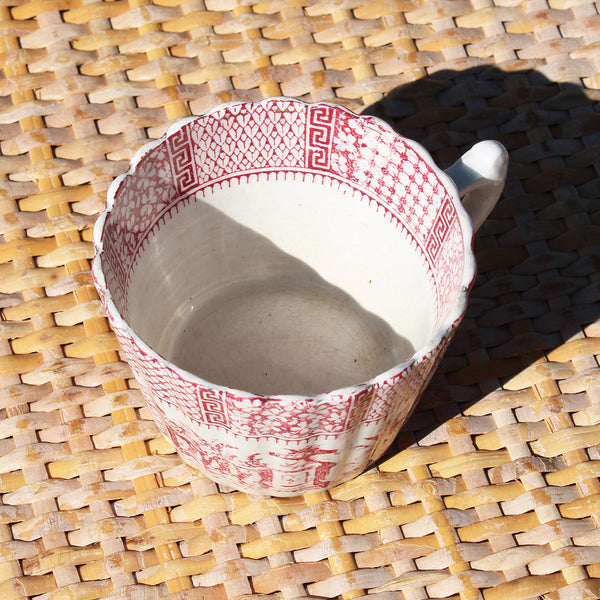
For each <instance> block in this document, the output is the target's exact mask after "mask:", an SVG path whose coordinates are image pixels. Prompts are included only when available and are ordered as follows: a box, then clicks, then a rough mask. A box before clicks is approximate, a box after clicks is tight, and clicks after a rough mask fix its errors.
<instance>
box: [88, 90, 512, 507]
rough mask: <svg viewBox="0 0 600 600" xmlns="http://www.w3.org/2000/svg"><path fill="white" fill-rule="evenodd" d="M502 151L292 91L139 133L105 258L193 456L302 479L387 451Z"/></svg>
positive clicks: (210, 471) (105, 297) (122, 337)
mask: <svg viewBox="0 0 600 600" xmlns="http://www.w3.org/2000/svg"><path fill="white" fill-rule="evenodd" d="M506 167H507V153H506V150H505V149H504V148H503V147H502V146H501V145H500V144H498V143H497V142H492V141H487V142H481V143H479V144H477V145H476V146H475V147H474V148H473V149H471V150H470V151H469V152H468V153H467V154H465V155H464V156H463V157H462V159H460V160H459V161H458V163H456V164H455V165H454V166H453V167H451V168H450V169H449V170H448V173H444V172H443V171H441V170H440V169H438V168H437V167H436V165H435V164H434V163H433V161H432V159H431V157H430V156H429V155H428V153H427V152H426V151H425V150H424V149H423V148H422V147H421V146H419V145H418V144H417V143H415V142H413V141H411V140H408V139H406V138H404V137H401V136H400V135H398V134H397V133H395V132H394V131H393V130H392V129H391V128H390V127H388V126H387V125H386V124H384V123H383V122H382V121H380V120H378V119H376V118H374V117H370V116H358V115H355V114H353V113H351V112H349V111H348V110H346V109H344V108H341V107H339V106H336V105H333V104H327V103H316V104H307V103H304V102H301V101H298V100H294V99H291V98H271V99H268V100H264V101H262V102H258V103H246V102H234V103H229V104H225V105H222V106H219V107H217V108H215V109H214V110H212V111H210V112H209V113H208V114H206V115H204V116H201V117H193V118H187V119H183V120H181V121H179V122H177V123H175V124H174V125H173V126H172V127H171V128H170V129H169V130H168V132H167V134H166V136H165V137H163V138H162V139H160V140H157V141H153V142H150V143H148V144H147V145H145V146H143V147H142V148H141V149H140V150H139V151H138V152H137V153H136V155H135V156H134V158H133V160H132V162H131V167H130V169H129V171H128V172H127V173H126V174H124V175H121V176H120V177H118V178H117V179H116V180H115V181H114V182H113V183H112V185H111V187H110V189H109V192H108V200H107V207H106V210H105V211H104V213H103V214H102V215H101V217H100V218H99V219H98V222H97V224H96V227H95V229H94V244H95V248H96V257H95V259H94V263H93V276H94V281H95V283H96V286H97V288H98V291H99V294H100V296H101V298H102V301H103V303H104V306H105V308H106V312H107V314H108V317H109V320H110V322H111V324H112V326H113V328H114V331H115V333H116V335H117V338H118V340H119V342H120V344H121V346H122V349H123V352H124V355H125V357H126V358H127V360H128V361H129V363H130V365H131V368H132V369H133V372H134V374H135V377H136V379H137V381H138V382H139V385H140V388H141V390H142V393H143V395H144V398H145V400H146V402H147V404H148V407H149V409H150V411H151V413H152V416H153V418H154V419H155V421H156V423H157V425H158V427H159V428H160V430H161V431H162V433H163V434H164V435H165V436H167V437H169V438H170V439H171V440H172V441H173V444H174V445H175V447H176V448H177V451H178V453H179V454H180V456H181V457H182V459H183V460H185V461H186V462H188V463H189V464H190V465H193V466H194V467H197V468H198V469H200V470H201V471H202V472H203V473H205V474H206V475H207V476H209V477H210V478H212V479H213V480H215V481H217V482H220V483H224V484H227V485H230V486H233V487H235V488H237V489H240V490H243V491H248V492H252V493H258V494H271V495H278V496H291V495H295V494H298V493H303V492H308V491H313V490H322V489H326V488H328V487H330V486H333V485H336V484H339V483H341V482H344V481H346V480H348V479H350V478H352V477H355V476H356V475H358V474H359V473H361V472H362V471H363V470H364V469H365V468H366V467H367V466H368V465H369V464H370V463H371V462H372V461H374V460H376V459H377V458H379V457H380V456H381V455H382V453H383V452H384V451H385V450H386V448H387V447H388V446H389V444H390V443H391V442H392V440H393V439H394V438H395V437H396V435H397V434H398V431H399V429H400V428H401V427H402V425H403V424H404V423H405V421H406V419H407V418H408V417H409V415H410V413H411V412H412V410H413V409H414V407H415V404H416V403H417V401H418V399H419V397H420V395H421V393H422V392H423V390H424V388H425V386H426V385H427V383H428V381H429V379H430V377H431V375H432V373H433V371H434V369H435V367H436V365H437V363H438V361H439V359H440V357H441V355H442V353H443V352H444V350H445V348H446V347H447V345H448V343H449V342H450V340H451V338H452V336H453V334H454V332H455V330H456V327H457V326H458V324H459V322H460V321H461V319H462V317H463V316H464V313H465V310H466V304H467V295H468V292H469V289H470V286H471V284H472V282H473V278H474V276H475V261H474V257H473V253H472V249H471V243H472V236H473V231H474V229H476V228H477V227H478V226H479V225H480V224H481V222H482V221H483V220H484V219H485V218H486V216H487V214H488V213H489V211H490V210H491V209H492V208H493V206H494V204H495V203H496V201H497V199H498V197H499V195H500V193H501V190H502V187H503V185H504V180H505V177H506ZM461 198H462V202H461Z"/></svg>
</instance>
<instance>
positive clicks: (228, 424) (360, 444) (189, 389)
mask: <svg viewBox="0 0 600 600" xmlns="http://www.w3.org/2000/svg"><path fill="white" fill-rule="evenodd" d="M116 333H117V337H118V339H119V342H120V344H121V347H122V349H123V351H124V354H125V357H126V359H127V361H128V362H129V364H130V365H131V368H132V370H133V373H134V375H135V377H136V380H137V381H138V383H139V385H140V389H141V391H142V394H143V396H144V399H145V400H146V403H147V405H148V407H149V410H150V412H151V414H152V417H153V419H154V420H155V422H156V423H157V425H158V427H159V429H160V431H161V432H162V433H163V435H165V436H166V437H167V438H169V439H170V440H171V441H172V442H173V444H174V446H175V448H176V449H177V452H178V454H179V455H180V456H181V457H182V458H183V459H184V461H185V462H187V463H188V464H190V465H191V466H193V467H195V468H198V469H199V470H200V471H201V472H202V473H203V474H205V475H207V476H208V477H210V478H211V479H213V480H214V481H216V482H218V483H222V484H225V485H229V486H233V487H234V488H236V489H239V490H242V491H245V492H249V493H254V494H263V495H264V494H268V495H273V496H295V495H297V494H300V493H306V492H309V491H320V490H324V489H327V488H330V487H333V486H335V485H337V484H340V483H343V482H344V481H348V480H349V479H352V478H353V477H356V476H357V475H359V474H360V473H362V472H363V471H364V470H365V469H366V468H367V467H368V466H369V464H371V463H373V462H374V461H376V460H377V459H379V458H380V457H381V455H382V454H383V453H384V452H385V451H386V450H387V448H388V447H389V446H390V444H391V443H392V442H393V441H394V439H395V438H396V436H397V435H398V432H399V430H400V428H401V427H402V426H403V425H404V423H405V422H406V420H407V419H408V418H409V417H410V415H411V413H412V412H413V410H414V407H415V406H416V404H417V402H418V400H419V398H420V396H421V394H422V392H423V390H424V389H425V387H426V386H427V383H428V382H429V379H430V378H431V375H432V374H433V372H434V370H435V367H436V366H437V363H438V361H439V359H440V358H441V356H442V354H443V352H444V350H445V348H446V346H447V344H448V343H449V341H450V336H449V337H447V338H444V339H442V340H441V341H440V343H439V345H438V346H437V347H436V348H434V349H433V350H432V351H431V352H430V353H428V354H426V355H424V356H423V357H422V359H421V360H419V361H417V362H415V363H410V364H408V365H407V367H406V369H404V370H402V371H400V372H395V373H394V374H393V375H391V376H390V377H389V378H380V379H379V380H378V381H377V382H376V383H374V384H373V385H371V386H356V387H354V388H344V389H343V390H337V391H334V392H332V393H329V394H322V395H319V396H306V397H302V396H285V397H279V398H278V397H272V398H266V397H261V396H256V397H253V396H251V395H247V394H241V393H238V392H236V391H234V390H230V389H227V388H218V387H212V386H210V385H207V384H204V383H202V382H199V381H198V380H197V379H195V378H193V379H191V378H190V379H187V378H186V377H185V376H184V373H182V372H180V371H179V370H177V369H174V368H172V366H171V365H169V364H168V363H166V361H165V362H162V361H160V360H157V359H156V358H155V357H154V356H152V355H150V354H148V353H147V352H146V351H145V350H144V349H143V348H142V347H141V345H140V344H139V340H137V339H136V338H135V336H132V335H128V334H127V333H126V332H123V331H118V330H117V331H116Z"/></svg>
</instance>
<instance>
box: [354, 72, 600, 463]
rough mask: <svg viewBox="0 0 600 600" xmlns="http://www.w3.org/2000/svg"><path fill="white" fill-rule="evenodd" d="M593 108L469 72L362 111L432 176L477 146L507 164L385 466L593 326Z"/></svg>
mask: <svg viewBox="0 0 600 600" xmlns="http://www.w3.org/2000/svg"><path fill="white" fill-rule="evenodd" d="M599 100H600V94H599V93H598V92H594V91H591V90H586V89H585V88H583V87H580V86H578V85H574V84H571V83H556V82H552V81H549V80H548V79H547V78H546V77H544V76H543V75H542V74H541V73H539V72H537V71H534V70H523V71H518V72H513V73H511V72H505V71H502V70H500V69H498V68H496V67H478V68H472V69H468V70H465V71H451V70H445V71H440V72H438V73H435V74H434V75H431V76H429V77H426V78H423V79H420V80H418V81H415V82H412V83H409V84H406V85H402V86H400V87H398V88H396V89H395V90H393V91H392V92H390V93H389V94H388V95H387V96H386V97H385V98H383V99H382V100H381V101H379V102H377V103H376V104H374V105H371V106H369V107H368V108H367V109H366V110H365V111H363V114H371V115H375V116H378V117H380V118H382V119H384V120H385V121H387V122H388V123H389V124H390V125H392V126H393V127H394V128H395V129H396V130H397V131H398V132H399V133H401V134H402V135H405V136H406V137H409V138H412V139H414V140H416V141H418V142H420V143H421V144H422V145H423V146H424V147H425V148H426V149H427V150H428V151H429V152H430V153H431V154H432V156H433V158H434V160H435V161H436V162H437V164H438V165H439V166H440V167H442V168H447V167H448V166H450V165H451V164H452V163H453V162H454V161H455V160H456V159H457V158H458V157H459V156H460V155H461V154H462V153H464V152H465V151H466V150H468V149H469V148H470V147H471V146H472V145H473V144H475V143H476V142H477V141H480V140H482V139H497V140H499V141H500V142H502V143H503V144H504V145H505V146H506V148H507V150H508V151H509V153H510V166H509V173H508V179H507V183H506V186H505V190H504V194H503V196H502V197H501V199H500V201H499V203H498V205H497V206H496V208H495V209H494V211H493V212H492V214H491V215H490V217H489V218H488V220H487V221H486V222H485V223H484V224H483V225H482V227H481V229H480V230H479V232H478V233H477V236H476V238H475V244H474V246H475V252H476V258H477V264H478V272H479V274H478V276H477V279H476V281H475V285H474V288H473V290H472V293H471V297H470V303H469V307H468V310H467V313H466V316H465V319H464V321H463V322H462V324H461V326H460V327H459V329H458V331H457V334H456V337H455V338H454V340H453V342H452V344H451V345H450V347H449V349H448V351H447V352H446V355H445V357H444V359H443V360H442V362H441V364H440V366H439V368H438V370H437V372H436V374H435V376H434V379H433V380H432V382H431V384H430V386H429V387H428V389H427V390H426V392H425V394H424V395H423V397H422V399H421V401H420V402H419V404H418V406H417V408H416V410H415V412H414V414H413V416H412V417H411V419H410V421H409V422H408V423H407V425H406V426H405V427H404V428H403V432H402V433H401V434H400V436H399V437H398V439H397V440H396V443H395V444H394V445H393V446H392V448H390V450H389V451H388V453H387V454H386V456H387V457H389V456H390V455H392V454H394V453H396V452H398V451H400V450H402V449H403V448H405V447H406V446H407V445H409V444H411V443H413V442H417V441H421V440H423V439H424V438H425V436H427V435H429V434H431V433H432V432H434V431H435V430H436V429H437V428H438V427H439V426H440V425H441V424H443V423H446V422H447V421H448V420H450V419H452V418H453V417H456V416H458V415H460V414H461V412H462V411H464V410H465V409H466V408H468V407H469V406H471V405H473V404H475V403H476V402H478V401H479V400H481V398H483V397H484V396H485V395H486V394H488V393H490V392H492V391H493V390H495V389H497V388H499V387H500V386H501V385H502V384H503V383H505V382H506V381H507V380H510V379H511V378H512V377H514V376H516V375H517V374H519V373H520V372H521V371H522V370H523V369H525V368H526V367H527V366H528V365H530V364H532V363H533V362H535V361H536V360H539V359H540V358H542V357H543V356H545V355H547V354H548V353H549V352H551V351H552V350H553V349H555V348H557V347H558V346H560V345H562V344H564V343H565V342H566V341H567V340H568V339H570V338H571V337H572V336H573V335H576V334H578V333H580V332H581V330H582V328H585V327H586V326H587V325H589V324H591V323H593V322H595V321H596V320H597V319H598V318H599V317H600V302H599V301H600V281H598V279H594V277H590V275H592V274H594V273H598V272H599V271H600V200H598V198H600V180H599V177H598V173H597V171H596V169H595V167H594V160H595V159H596V160H597V151H598V138H599V136H600V115H599V111H598V104H599ZM594 145H595V148H594ZM426 443H433V440H429V441H427V442H426Z"/></svg>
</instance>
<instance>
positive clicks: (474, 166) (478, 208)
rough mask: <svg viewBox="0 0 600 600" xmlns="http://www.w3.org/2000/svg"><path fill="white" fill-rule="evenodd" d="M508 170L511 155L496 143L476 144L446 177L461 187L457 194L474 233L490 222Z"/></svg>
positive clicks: (452, 167)
mask: <svg viewBox="0 0 600 600" xmlns="http://www.w3.org/2000/svg"><path fill="white" fill-rule="evenodd" d="M507 169H508V152H507V151H506V148H505V147H504V146H503V145H502V144H501V143H500V142H496V141H495V140H486V141H483V142H479V143H477V144H475V145H474V146H473V147H472V148H471V149H470V150H469V151H468V152H465V154H463V155H462V156H461V157H460V158H459V159H458V160H457V161H456V162H455V163H454V164H453V165H452V166H451V167H449V168H448V169H446V174H447V175H449V176H450V178H451V179H452V181H454V183H455V184H456V187H457V188H458V194H459V196H460V198H461V200H462V203H463V206H464V207H465V210H466V211H467V213H468V214H469V217H470V218H471V222H472V224H473V233H475V232H476V231H477V230H478V229H479V227H480V226H481V224H482V223H483V222H484V221H485V220H486V219H487V216H488V215H489V214H490V212H491V211H492V208H494V206H495V205H496V202H498V198H500V194H501V193H502V189H503V187H504V182H505V181H506V171H507Z"/></svg>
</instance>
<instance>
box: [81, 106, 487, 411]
mask: <svg viewBox="0 0 600 600" xmlns="http://www.w3.org/2000/svg"><path fill="white" fill-rule="evenodd" d="M278 102H295V103H297V104H300V105H302V106H307V107H310V106H319V105H321V106H322V105H327V106H331V107H334V108H335V109H336V110H341V111H344V112H346V113H347V114H349V115H350V116H352V117H354V118H357V119H367V120H369V121H371V122H372V123H373V124H374V125H376V126H377V128H378V129H380V130H383V131H385V132H388V133H390V134H392V135H394V136H396V137H399V138H401V139H402V140H404V141H405V142H406V143H407V144H408V145H409V146H410V147H411V148H412V149H413V150H414V151H415V152H416V153H417V154H418V155H419V156H420V157H421V159H423V160H424V161H425V162H427V163H428V164H429V166H430V167H431V168H432V169H433V171H434V172H435V174H436V175H437V176H438V177H439V178H440V181H441V182H442V183H443V184H444V187H445V188H446V189H447V191H448V192H449V193H450V195H451V196H452V200H453V202H454V205H455V207H456V209H457V215H458V218H459V220H460V224H461V229H462V232H463V242H464V247H465V265H464V270H463V278H462V282H461V288H460V291H459V294H458V296H457V298H456V300H455V303H454V307H453V308H452V309H451V310H450V312H449V313H448V316H447V318H446V320H445V321H444V323H443V324H442V325H441V326H440V328H439V329H438V330H437V331H436V332H435V333H434V334H433V335H431V336H430V337H429V339H428V340H427V341H426V342H425V344H424V345H423V346H422V347H421V348H420V349H419V350H417V351H416V352H415V353H414V354H413V355H412V356H411V357H410V358H408V359H406V360H405V361H403V362H401V363H399V364H398V365H396V366H394V367H392V368H391V369H388V370H387V371H384V372H383V373H380V374H378V375H376V376H375V377H372V378H371V379H369V380H367V381H365V382H363V383H359V384H357V385H352V386H347V387H344V388H337V389H335V390H331V391H329V392H323V393H321V394H314V395H309V394H307V395H300V394H278V395H272V396H263V395H261V394H252V393H251V392H248V391H245V390H238V389H235V388H229V387H226V386H222V385H217V384H214V383H211V382H210V381H207V380H205V379H202V378H201V377H199V376H197V375H194V374H193V373H191V372H189V371H186V370H185V369H182V368H181V367H178V366H177V365H176V364H174V363H172V362H171V361H169V360H167V359H166V358H164V357H163V356H161V355H160V354H159V353H158V352H156V350H154V349H153V348H152V347H150V346H149V345H148V344H147V343H146V342H144V340H142V339H141V338H140V336H139V335H138V334H137V333H135V331H134V330H133V329H132V328H131V326H130V325H129V323H127V321H125V319H124V318H123V317H122V315H121V313H120V311H119V310H118V309H117V307H116V305H115V303H114V301H113V299H112V295H111V293H110V290H109V289H108V286H107V285H106V279H105V277H104V272H103V269H102V254H103V233H104V227H105V224H106V221H107V219H108V217H109V215H110V213H111V212H112V209H113V206H114V204H115V200H116V194H117V193H118V190H119V188H120V187H121V184H122V182H123V181H124V180H125V179H126V178H127V177H129V176H130V175H132V174H133V173H135V171H136V168H137V165H138V164H139V162H140V161H141V160H142V158H144V156H146V154H148V152H150V151H151V150H153V149H154V148H156V147H157V146H159V145H160V144H162V143H164V142H165V140H166V139H167V138H168V137H170V136H172V135H173V134H175V133H176V132H177V131H179V130H180V129H181V128H182V127H184V126H185V125H186V124H188V123H190V122H193V121H197V120H202V119H205V118H206V117H208V116H210V115H212V114H214V113H215V112H219V111H222V110H223V109H226V108H228V107H231V106H237V105H241V106H255V105H257V104H276V103H278ZM93 242H94V249H95V256H94V260H93V262H92V276H93V279H94V283H95V285H96V288H97V290H98V293H99V294H100V296H101V298H102V301H103V303H104V305H105V307H106V310H107V313H108V314H109V320H112V326H113V328H114V329H115V330H119V331H120V332H121V333H122V335H125V336H127V337H130V338H132V339H133V340H134V341H135V343H136V344H137V345H138V346H139V347H140V348H141V349H142V350H143V351H144V352H145V353H147V354H148V355H150V356H151V357H152V358H154V359H155V360H157V361H160V362H161V363H163V364H164V365H165V366H167V367H168V368H169V369H172V370H173V371H175V372H176V373H177V374H178V375H179V376H180V377H181V378H182V379H185V380H188V381H190V382H191V383H195V384H199V385H202V386H204V387H208V388H212V389H216V390H222V391H228V392H230V393H234V394H236V395H237V396H240V397H246V398H253V399H254V398H262V399H264V400H277V401H280V402H281V401H288V402H294V401H298V400H306V399H312V400H313V401H315V402H318V401H319V399H325V398H327V397H330V396H349V395H354V394H357V393H360V392H362V391H363V390H367V389H370V388H372V387H377V386H380V385H381V384H383V383H384V382H385V381H388V380H390V379H394V378H396V377H399V376H400V374H401V373H403V372H408V371H410V370H411V369H412V368H413V367H414V365H416V364H418V363H420V362H421V361H423V360H425V359H426V358H427V356H428V355H432V354H434V353H435V351H436V350H437V349H438V348H440V347H441V346H442V345H443V344H444V341H445V340H446V339H448V337H449V336H450V335H451V334H452V332H453V329H454V328H455V327H456V326H458V324H459V323H460V321H461V320H462V319H463V317H464V315H465V312H466V310H467V302H468V295H469V291H470V289H471V286H472V285H473V282H474V280H475V275H476V264H475V257H474V255H473V249H472V242H473V227H472V224H471V220H470V218H469V216H468V214H467V212H466V210H465V209H464V207H463V205H462V203H461V201H460V197H459V195H458V189H457V187H456V185H455V183H454V181H452V179H451V178H450V176H449V175H447V174H446V173H445V172H444V171H443V170H442V169H440V168H439V167H438V166H437V165H436V164H435V162H434V161H433V159H432V158H431V155H430V154H429V152H428V151H427V150H425V148H424V147H423V146H421V144H419V143H418V142H415V141H414V140H411V139H409V138H406V137H404V136H402V135H400V134H399V133H398V132H397V131H395V130H394V129H393V128H392V127H391V126H390V125H388V124H387V123H386V122H385V121H383V120H382V119H379V118H378V117H374V116H371V115H360V114H356V113H354V112H352V111H351V110H349V109H347V108H345V107H343V106H341V105H338V104H335V103H333V102H314V103H311V102H304V101H303V100H298V99H296V98H290V97H286V96H275V97H270V98H266V99H264V100H261V101H260V102H246V101H232V102H227V103H224V104H220V105H218V106H215V107H214V108H212V109H211V110H209V111H208V112H206V113H205V114H204V115H201V116H192V117H184V118H181V119H178V120H177V121H175V122H174V123H172V124H171V125H170V126H169V127H168V129H167V131H166V133H165V134H164V135H163V136H162V137H161V138H159V139H156V140H152V141H150V142H148V143H146V144H144V145H143V146H141V147H140V148H138V150H137V151H136V152H135V154H134V155H133V157H132V159H131V161H130V164H129V169H128V170H127V172H126V173H123V174H121V175H119V176H118V177H117V178H115V179H114V180H113V182H112V183H111V185H110V187H109V188H108V191H107V195H106V208H105V209H104V210H103V211H102V213H101V214H100V216H99V217H98V219H97V221H96V223H95V225H94V230H93Z"/></svg>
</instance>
